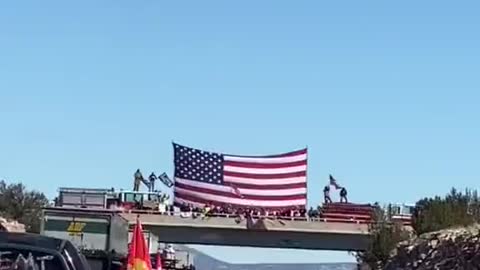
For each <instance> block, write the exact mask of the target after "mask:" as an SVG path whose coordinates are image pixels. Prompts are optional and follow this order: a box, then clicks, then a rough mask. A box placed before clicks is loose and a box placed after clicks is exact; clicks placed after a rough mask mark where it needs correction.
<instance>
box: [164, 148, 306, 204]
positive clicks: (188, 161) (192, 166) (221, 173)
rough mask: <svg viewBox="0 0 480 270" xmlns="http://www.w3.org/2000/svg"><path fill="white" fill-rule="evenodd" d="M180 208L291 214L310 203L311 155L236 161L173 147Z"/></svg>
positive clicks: (175, 191)
mask: <svg viewBox="0 0 480 270" xmlns="http://www.w3.org/2000/svg"><path fill="white" fill-rule="evenodd" d="M173 147H174V152H175V154H174V156H175V189H174V194H175V203H176V204H177V205H178V204H180V205H181V204H192V205H195V206H203V205H204V204H206V203H212V204H214V205H225V204H230V205H232V206H234V207H261V208H267V209H271V208H290V207H296V206H301V207H304V206H305V205H306V202H307V149H303V150H299V151H295V152H290V153H285V154H279V155H273V156H235V155H226V154H220V153H212V152H206V151H202V150H198V149H194V148H190V147H185V146H182V145H179V144H175V143H174V144H173Z"/></svg>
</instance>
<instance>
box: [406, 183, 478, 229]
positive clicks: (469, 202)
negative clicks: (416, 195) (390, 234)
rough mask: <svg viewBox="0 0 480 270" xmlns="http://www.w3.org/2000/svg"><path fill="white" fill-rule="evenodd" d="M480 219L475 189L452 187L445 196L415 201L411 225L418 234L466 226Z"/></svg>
mask: <svg viewBox="0 0 480 270" xmlns="http://www.w3.org/2000/svg"><path fill="white" fill-rule="evenodd" d="M479 220H480V203H479V198H478V193H477V191H471V190H468V189H467V190H466V191H465V193H462V192H459V191H457V190H456V189H455V188H452V189H451V191H450V193H448V194H447V195H446V196H445V197H440V196H436V197H434V198H424V199H421V200H419V201H418V202H417V203H416V207H415V212H414V214H413V227H414V229H415V231H416V232H417V233H418V234H422V233H427V232H433V231H438V230H442V229H447V228H450V227H454V226H468V225H471V224H472V223H474V222H478V221H479Z"/></svg>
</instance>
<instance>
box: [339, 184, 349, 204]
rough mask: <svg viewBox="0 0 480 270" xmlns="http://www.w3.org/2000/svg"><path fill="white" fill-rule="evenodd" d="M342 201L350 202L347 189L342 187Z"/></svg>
mask: <svg viewBox="0 0 480 270" xmlns="http://www.w3.org/2000/svg"><path fill="white" fill-rule="evenodd" d="M340 202H341V203H348V199H347V189H346V188H344V187H342V189H341V190H340Z"/></svg>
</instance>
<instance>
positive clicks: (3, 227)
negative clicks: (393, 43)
mask: <svg viewBox="0 0 480 270" xmlns="http://www.w3.org/2000/svg"><path fill="white" fill-rule="evenodd" d="M0 231H7V232H19V233H22V232H25V225H23V224H21V223H18V222H17V221H9V220H7V219H5V218H3V217H0Z"/></svg>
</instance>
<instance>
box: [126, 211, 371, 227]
mask: <svg viewBox="0 0 480 270" xmlns="http://www.w3.org/2000/svg"><path fill="white" fill-rule="evenodd" d="M123 212H125V213H129V214H147V215H167V216H177V217H182V218H196V217H202V216H203V217H216V218H231V219H235V218H239V217H240V215H238V214H221V213H218V214H217V213H216V214H207V215H205V214H202V213H197V212H175V211H174V212H172V211H166V212H163V213H162V212H159V211H153V210H136V209H135V210H133V209H132V210H126V211H123ZM251 217H252V218H253V219H259V218H265V219H272V220H284V221H304V222H327V223H328V222H331V223H355V224H369V223H370V221H369V220H365V219H355V218H354V217H353V216H352V217H349V215H345V217H344V218H341V217H338V218H322V217H301V216H296V217H288V216H273V215H272V216H271V215H266V216H265V215H252V216H251Z"/></svg>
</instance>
